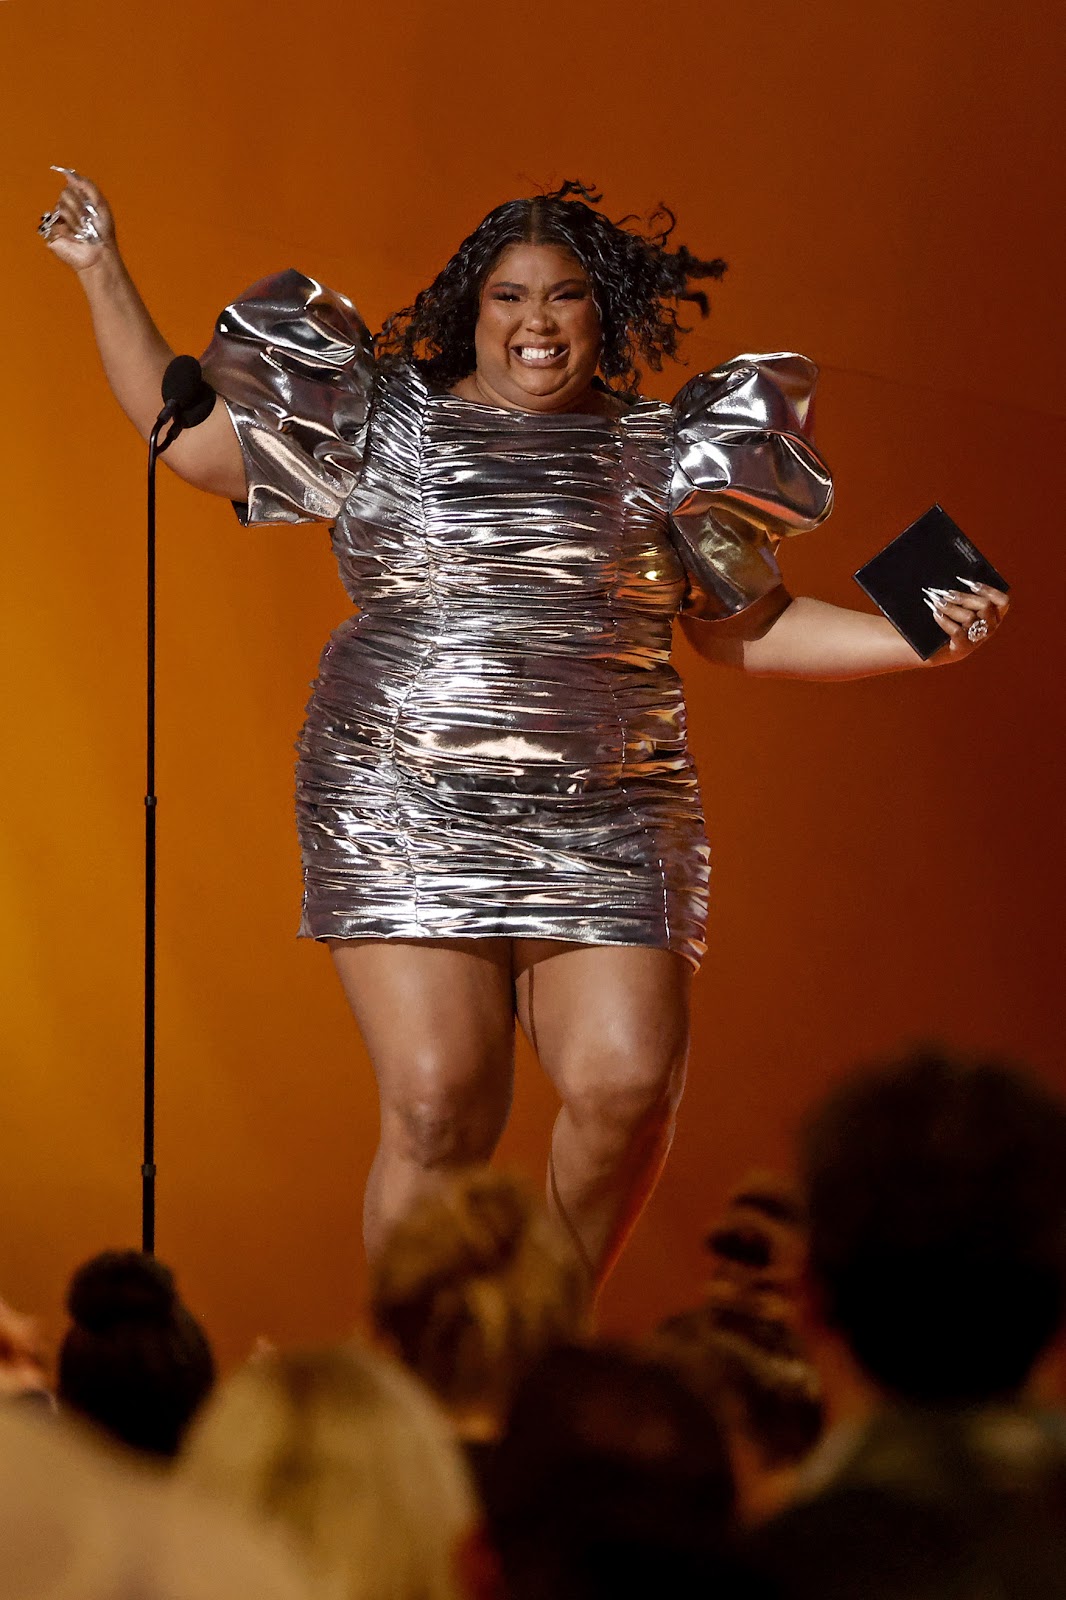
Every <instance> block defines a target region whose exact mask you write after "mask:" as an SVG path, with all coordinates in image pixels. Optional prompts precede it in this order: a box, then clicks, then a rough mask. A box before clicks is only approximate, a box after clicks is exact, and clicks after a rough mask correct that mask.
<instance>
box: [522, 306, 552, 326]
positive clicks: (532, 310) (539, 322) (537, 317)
mask: <svg viewBox="0 0 1066 1600" xmlns="http://www.w3.org/2000/svg"><path fill="white" fill-rule="evenodd" d="M526 324H527V326H528V327H529V329H530V331H531V332H537V333H543V332H546V331H548V330H550V329H552V328H554V327H555V312H554V310H553V309H552V306H551V303H550V301H543V302H537V301H534V302H532V303H531V304H530V306H529V307H528V309H527V311H526Z"/></svg>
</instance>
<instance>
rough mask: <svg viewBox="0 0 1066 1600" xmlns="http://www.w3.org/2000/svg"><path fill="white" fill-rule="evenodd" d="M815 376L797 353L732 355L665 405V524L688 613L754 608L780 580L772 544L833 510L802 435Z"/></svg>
mask: <svg viewBox="0 0 1066 1600" xmlns="http://www.w3.org/2000/svg"><path fill="white" fill-rule="evenodd" d="M817 377H818V368H817V367H816V366H815V365H814V362H813V361H808V360H807V358H806V357H805V356H800V355H792V354H787V353H782V354H774V355H742V356H736V357H735V358H734V359H733V360H732V361H727V362H725V363H724V364H723V365H722V366H720V367H717V368H715V370H714V371H713V372H704V373H701V374H700V375H699V377H696V378H693V379H692V381H691V382H690V383H687V384H686V385H685V387H684V388H683V389H682V390H681V392H680V394H679V395H678V396H677V399H676V400H675V401H674V417H675V435H674V451H675V453H674V467H673V476H672V479H671V485H670V526H671V531H672V534H673V537H674V542H675V545H676V547H677V552H678V555H679V556H680V558H681V561H682V563H683V564H684V567H685V570H686V572H687V573H688V577H689V591H688V595H687V598H686V601H685V606H684V610H685V612H686V613H687V614H688V615H690V616H695V617H699V618H702V619H705V620H708V621H716V620H721V619H722V618H725V617H730V616H734V615H735V614H736V613H737V612H740V611H743V610H745V609H746V608H747V607H748V606H750V605H753V604H754V603H755V602H756V601H757V600H759V599H761V598H762V597H763V595H765V594H768V593H769V592H770V591H771V590H772V589H774V588H776V587H777V585H778V584H779V583H780V582H781V574H780V570H779V568H778V565H777V560H776V557H775V554H774V550H775V547H776V545H777V544H778V543H779V542H780V540H781V539H783V538H784V537H785V536H786V535H788V534H792V533H802V532H803V531H804V530H805V529H808V528H814V527H817V526H818V524H819V523H820V522H824V521H825V519H826V517H828V515H829V513H830V512H831V511H832V509H833V480H832V476H831V474H830V471H829V468H828V467H827V466H826V463H825V462H824V461H823V459H822V457H821V456H820V455H819V454H818V452H817V450H816V449H815V448H814V446H813V445H812V444H811V442H810V439H809V437H808V433H809V430H810V425H811V419H812V403H813V398H814V387H815V383H816V381H817Z"/></svg>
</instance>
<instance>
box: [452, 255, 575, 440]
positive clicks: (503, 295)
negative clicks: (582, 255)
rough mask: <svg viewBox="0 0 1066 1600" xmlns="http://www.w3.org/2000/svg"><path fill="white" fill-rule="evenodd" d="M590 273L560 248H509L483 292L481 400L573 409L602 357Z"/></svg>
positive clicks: (479, 351)
mask: <svg viewBox="0 0 1066 1600" xmlns="http://www.w3.org/2000/svg"><path fill="white" fill-rule="evenodd" d="M600 343H601V335H600V314H599V312H598V311H597V309H596V303H595V301H594V300H593V298H592V284H591V282H590V281H589V276H588V273H587V272H586V271H585V269H584V267H583V266H582V265H581V263H580V262H579V261H578V260H577V258H576V256H573V255H571V254H570V251H569V250H566V249H564V248H563V247H562V246H561V245H557V244H513V245H509V246H508V247H507V249H506V250H505V251H504V252H503V254H502V255H501V256H500V258H499V260H498V261H497V262H496V265H495V266H494V267H493V268H492V270H491V272H490V273H489V275H488V277H487V278H486V280H485V285H484V288H483V289H482V291H481V308H480V311H479V314H478V321H477V330H476V332H475V335H474V344H475V349H476V352H477V371H476V373H475V374H474V378H475V382H476V384H477V389H478V392H479V394H480V396H481V397H482V398H483V399H484V400H486V401H488V402H489V403H490V404H492V405H499V406H508V407H511V408H512V409H518V410H521V411H577V410H580V409H581V405H580V402H581V400H582V398H583V396H585V395H586V394H587V393H588V390H589V387H590V385H591V383H592V380H593V378H594V377H595V375H596V367H597V364H598V362H599V359H600Z"/></svg>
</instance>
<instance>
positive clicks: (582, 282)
mask: <svg viewBox="0 0 1066 1600" xmlns="http://www.w3.org/2000/svg"><path fill="white" fill-rule="evenodd" d="M571 284H576V285H577V286H578V288H580V289H587V288H588V280H587V279H586V278H560V280H559V282H558V283H553V284H552V285H551V287H550V288H549V290H548V293H549V294H554V293H555V291H556V290H557V289H567V288H569V286H570V285H571ZM528 287H529V285H528V284H527V283H511V282H510V281H509V280H508V279H506V278H494V279H493V280H492V282H491V283H490V284H489V288H490V289H528Z"/></svg>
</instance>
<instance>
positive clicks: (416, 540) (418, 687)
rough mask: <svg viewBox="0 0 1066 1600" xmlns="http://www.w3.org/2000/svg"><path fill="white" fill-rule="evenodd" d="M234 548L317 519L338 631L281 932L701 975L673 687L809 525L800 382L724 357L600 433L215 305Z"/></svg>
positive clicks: (822, 490) (317, 691)
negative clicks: (478, 398)
mask: <svg viewBox="0 0 1066 1600" xmlns="http://www.w3.org/2000/svg"><path fill="white" fill-rule="evenodd" d="M203 365H204V371H205V374H206V376H207V378H208V381H209V382H210V383H211V384H212V385H213V386H214V388H215V389H217V390H218V392H219V393H220V394H221V395H222V396H223V397H224V399H225V401H226V403H227V406H228V409H229V412H230V416H231V417H232V420H233V423H234V426H235V428H236V431H237V435H238V438H239V440H240V444H241V448H242V451H243V455H244V462H245V469H246V474H247V484H248V489H247V500H246V502H245V503H244V504H243V505H240V506H238V507H237V511H238V515H239V516H240V518H241V520H242V521H243V522H245V523H284V522H309V521H322V522H326V523H329V524H331V525H332V540H333V549H334V552H335V554H336V557H337V561H338V564H339V567H340V574H341V578H342V581H343V583H344V586H345V588H346V590H347V592H348V594H349V596H350V597H351V599H352V601H353V602H354V605H355V607H356V610H355V611H354V613H353V615H352V616H350V617H349V618H347V619H346V620H345V621H344V622H342V623H341V625H340V627H339V628H337V629H336V631H335V632H334V634H333V635H332V637H331V639H330V640H329V642H328V643H327V645H326V647H325V650H324V651H323V654H322V658H321V662H320V666H319V672H318V677H317V679H316V681H315V683H314V686H313V691H312V697H311V701H310V704H309V706H308V711H307V721H306V724H305V726H304V729H303V733H302V735H301V738H300V743H299V763H298V767H297V793H296V805H297V823H298V831H299V836H300V844H301V850H302V855H303V867H304V907H303V920H302V923H301V927H300V932H301V934H302V935H304V936H308V937H312V938H316V939H330V938H339V939H349V938H375V939H388V938H403V939H419V938H425V939H444V938H467V937H480V938H486V937H489V938H538V939H561V940H570V941H575V942H578V943H582V944H611V945H651V946H656V947H659V948H664V949H669V950H675V951H677V952H679V953H680V954H681V955H683V956H684V957H685V958H686V959H687V960H688V961H690V962H691V963H692V964H693V965H698V963H699V961H700V958H701V956H702V954H703V952H704V949H705V945H704V930H705V923H706V915H707V886H708V847H707V841H706V837H705V833H704V822H703V814H702V809H701V805H700V797H699V790H698V786H697V781H696V772H695V769H694V767H693V763H692V759H691V756H690V754H689V750H688V746H687V742H686V731H685V703H684V695H683V692H682V686H681V682H680V679H679V677H678V675H677V673H676V671H675V670H674V668H673V666H672V665H671V663H670V647H671V637H672V624H673V620H674V618H675V616H676V615H677V613H678V612H679V611H681V610H686V611H688V612H689V613H691V614H693V615H695V616H697V617H700V618H703V619H705V620H707V621H709V622H712V623H713V622H714V621H716V620H721V619H724V618H726V617H729V616H732V615H734V614H735V613H737V612H739V611H742V610H744V609H745V608H746V607H747V606H749V605H752V604H753V603H754V602H755V601H757V600H758V599H760V598H761V597H762V596H763V595H765V594H767V593H769V591H770V590H772V589H773V588H775V587H776V586H777V585H778V584H779V582H780V575H779V571H778V567H777V563H776V560H775V558H774V547H775V544H776V543H777V542H778V541H779V540H780V538H782V537H783V536H784V535H785V534H789V533H793V532H798V531H800V530H802V529H805V528H810V527H813V526H815V525H816V524H817V523H818V522H820V521H822V520H823V519H824V518H825V517H826V516H827V515H828V514H829V510H830V508H831V503H832V482H831V478H830V475H829V472H828V469H827V468H826V466H825V463H824V462H823V460H822V459H821V457H820V456H819V455H818V454H817V452H816V451H815V449H814V447H813V446H812V444H811V443H810V441H809V439H808V437H807V429H808V425H809V421H810V406H811V396H812V391H813V386H814V379H815V375H816V369H815V368H814V366H813V365H812V363H811V362H809V361H807V360H806V359H805V358H804V357H802V356H796V355H790V354H776V355H763V356H739V357H737V358H736V359H735V360H733V361H730V362H727V363H726V364H725V365H723V366H722V367H719V368H718V369H717V370H716V371H714V372H709V373H704V374H701V375H700V376H699V377H696V378H694V379H693V380H692V381H691V382H689V383H687V384H686V385H685V387H684V388H683V389H682V390H681V392H680V394H679V395H678V396H677V399H676V400H675V401H674V402H673V404H672V405H671V404H667V403H665V402H662V401H659V400H643V399H642V400H638V401H637V402H636V403H635V404H633V405H632V406H631V407H630V408H629V410H628V411H626V413H625V414H624V415H623V416H621V417H619V418H617V419H612V418H609V417H605V416H593V415H581V414H576V413H572V412H556V413H548V414H545V413H539V412H525V411H511V410H506V409H503V408H499V407H496V406H492V405H485V404H481V403H478V402H475V401H470V400H465V399H460V398H459V397H458V396H456V395H454V394H451V393H450V392H448V391H445V390H440V389H436V388H434V387H433V386H432V385H430V384H429V383H427V381H426V379H425V378H424V376H423V375H422V373H421V371H420V370H419V369H418V368H417V367H416V366H414V365H410V364H407V363H399V362H395V361H392V362H388V363H385V362H380V363H377V362H375V358H374V351H373V345H372V342H371V339H370V337H369V335H368V333H367V330H366V328H365V327H364V325H363V323H362V322H361V321H360V319H359V317H358V315H357V313H356V312H355V310H354V308H353V306H352V305H351V303H350V302H349V301H348V300H347V299H345V298H344V297H343V296H342V295H338V294H336V293H334V292H333V291H331V290H329V289H326V288H325V287H323V285H321V284H319V283H317V282H316V281H315V280H313V279H311V278H308V277H305V276H304V275H303V274H302V273H299V272H296V271H291V270H290V271H288V272H283V273H279V274H277V275H276V276H273V277H270V278H267V279H264V280H263V281H262V282H260V283H258V284H255V285H254V286H253V287H252V288H251V289H249V290H248V291H247V293H246V294H245V295H243V296H242V297H241V299H240V300H238V301H235V302H234V303H233V304H232V305H230V306H227V307H226V309H225V310H224V311H223V312H222V314H221V316H220V317H219V319H218V323H217V326H216V331H215V336H214V338H213V340H212V343H211V345H210V347H209V348H208V350H207V351H206V353H205V355H204V357H203Z"/></svg>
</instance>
